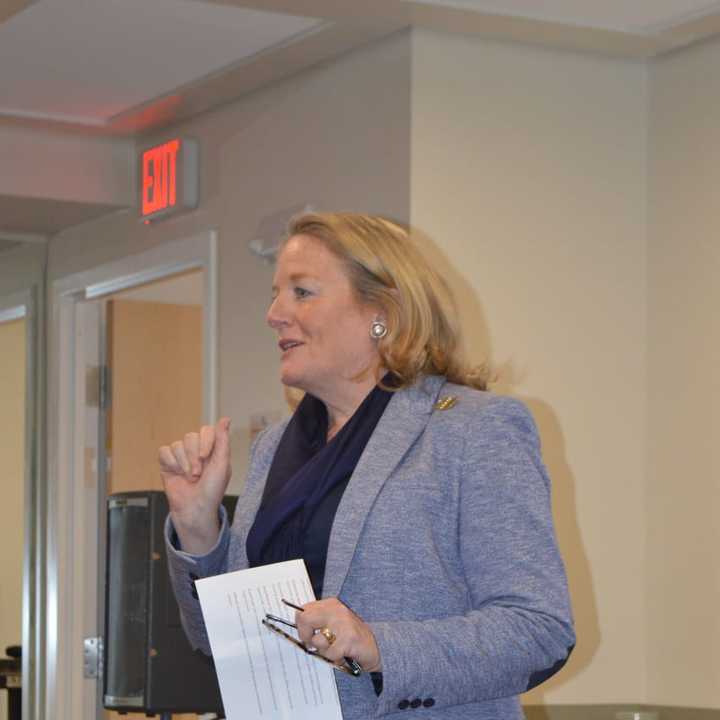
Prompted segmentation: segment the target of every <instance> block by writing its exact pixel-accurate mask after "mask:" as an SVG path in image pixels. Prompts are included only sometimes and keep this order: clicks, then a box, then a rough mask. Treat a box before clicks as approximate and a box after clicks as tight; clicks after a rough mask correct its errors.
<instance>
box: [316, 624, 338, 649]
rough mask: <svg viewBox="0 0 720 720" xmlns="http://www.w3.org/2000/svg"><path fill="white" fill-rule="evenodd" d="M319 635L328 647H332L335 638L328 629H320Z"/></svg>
mask: <svg viewBox="0 0 720 720" xmlns="http://www.w3.org/2000/svg"><path fill="white" fill-rule="evenodd" d="M320 634H321V635H322V636H323V637H324V638H325V639H326V640H327V644H328V645H332V644H333V643H334V642H335V641H336V640H337V636H336V635H335V633H334V632H333V631H332V630H331V629H330V628H329V627H324V628H320Z"/></svg>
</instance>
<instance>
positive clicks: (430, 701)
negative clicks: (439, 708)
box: [423, 698, 435, 707]
mask: <svg viewBox="0 0 720 720" xmlns="http://www.w3.org/2000/svg"><path fill="white" fill-rule="evenodd" d="M434 704H435V698H425V699H424V700H423V706H424V707H432V706H433V705H434Z"/></svg>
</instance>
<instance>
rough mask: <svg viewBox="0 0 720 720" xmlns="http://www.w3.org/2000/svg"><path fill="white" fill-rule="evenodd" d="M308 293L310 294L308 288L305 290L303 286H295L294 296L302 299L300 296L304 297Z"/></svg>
mask: <svg viewBox="0 0 720 720" xmlns="http://www.w3.org/2000/svg"><path fill="white" fill-rule="evenodd" d="M308 295H310V291H309V290H306V289H305V288H302V287H296V288H295V297H296V298H300V299H302V298H306V297H307V296H308Z"/></svg>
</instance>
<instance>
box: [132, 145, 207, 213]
mask: <svg viewBox="0 0 720 720" xmlns="http://www.w3.org/2000/svg"><path fill="white" fill-rule="evenodd" d="M199 175H200V168H199V164H198V144H197V141H196V140H191V139H189V138H174V139H172V140H168V141H167V142H164V143H163V144H162V145H156V146H155V147H151V148H148V149H147V150H145V151H144V152H142V153H141V155H140V217H141V218H142V219H143V220H145V221H146V222H149V221H151V220H158V219H160V218H164V217H168V216H169V215H175V214H177V213H180V212H183V211H184V210H190V209H192V208H195V207H197V204H198V195H199V192H198V190H199V184H200V183H199Z"/></svg>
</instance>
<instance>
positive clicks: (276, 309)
mask: <svg viewBox="0 0 720 720" xmlns="http://www.w3.org/2000/svg"><path fill="white" fill-rule="evenodd" d="M265 320H266V321H267V324H268V325H269V326H270V327H271V328H272V329H273V330H278V329H279V328H281V327H283V326H284V325H287V324H288V319H287V313H286V312H284V311H283V308H282V303H281V302H280V298H279V297H276V298H275V299H274V300H273V301H272V302H271V303H270V307H269V308H268V311H267V315H266V316H265Z"/></svg>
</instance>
